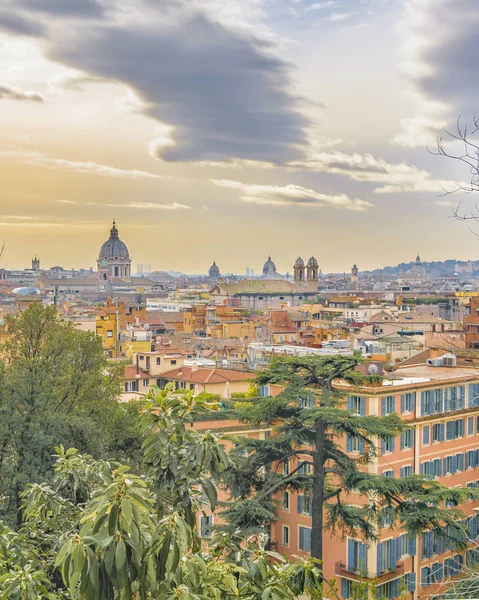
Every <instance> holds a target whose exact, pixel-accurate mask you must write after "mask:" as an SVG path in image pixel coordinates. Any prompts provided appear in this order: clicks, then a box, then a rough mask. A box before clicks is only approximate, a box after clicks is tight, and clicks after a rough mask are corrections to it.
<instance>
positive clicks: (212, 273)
mask: <svg viewBox="0 0 479 600" xmlns="http://www.w3.org/2000/svg"><path fill="white" fill-rule="evenodd" d="M208 276H209V277H211V279H218V277H219V276H220V269H219V267H218V265H217V264H216V261H213V264H212V265H211V267H210V269H209V271H208Z"/></svg>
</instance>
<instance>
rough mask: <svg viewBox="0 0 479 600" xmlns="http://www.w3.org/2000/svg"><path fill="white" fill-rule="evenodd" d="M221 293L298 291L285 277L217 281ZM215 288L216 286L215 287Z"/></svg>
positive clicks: (289, 292) (286, 292)
mask: <svg viewBox="0 0 479 600" xmlns="http://www.w3.org/2000/svg"><path fill="white" fill-rule="evenodd" d="M216 287H218V288H219V290H220V294H229V295H233V294H278V293H281V292H284V293H285V294H291V293H297V292H298V290H296V288H295V286H294V284H292V283H290V282H289V281H284V280H283V279H271V280H267V279H243V280H241V281H238V282H237V283H217V284H216ZM213 289H214V288H213Z"/></svg>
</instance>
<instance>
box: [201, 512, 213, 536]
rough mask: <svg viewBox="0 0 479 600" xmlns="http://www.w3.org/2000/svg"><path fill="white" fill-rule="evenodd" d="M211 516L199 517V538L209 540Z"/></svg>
mask: <svg viewBox="0 0 479 600" xmlns="http://www.w3.org/2000/svg"><path fill="white" fill-rule="evenodd" d="M212 528H213V515H207V516H206V517H205V516H202V517H200V536H201V537H202V538H210V537H211V536H212V535H213V530H212Z"/></svg>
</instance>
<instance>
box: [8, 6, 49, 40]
mask: <svg viewBox="0 0 479 600" xmlns="http://www.w3.org/2000/svg"><path fill="white" fill-rule="evenodd" d="M0 31H6V32H7V33H14V34H17V35H26V36H31V37H41V36H42V35H44V33H45V28H44V27H43V25H42V24H41V23H39V22H38V21H36V20H34V19H30V18H28V17H26V16H25V17H24V16H22V15H20V14H18V13H17V12H13V10H12V9H11V8H10V9H8V8H6V9H3V8H2V7H1V6H0Z"/></svg>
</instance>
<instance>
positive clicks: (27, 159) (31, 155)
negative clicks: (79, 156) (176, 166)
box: [0, 150, 162, 203]
mask: <svg viewBox="0 0 479 600" xmlns="http://www.w3.org/2000/svg"><path fill="white" fill-rule="evenodd" d="M0 158H2V159H3V160H8V161H12V162H19V163H23V164H29V165H34V166H37V167H44V168H47V169H65V170H67V171H75V172H76V173H91V174H93V175H103V176H106V177H125V178H128V179H162V177H161V175H156V174H154V173H149V172H147V171H139V170H137V169H119V168H117V167H110V166H108V165H102V164H99V163H96V162H93V161H87V162H83V161H72V160H65V159H63V158H50V157H48V156H46V155H45V154H41V153H40V152H28V151H25V150H0ZM63 202H64V203H67V202H68V201H63Z"/></svg>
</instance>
